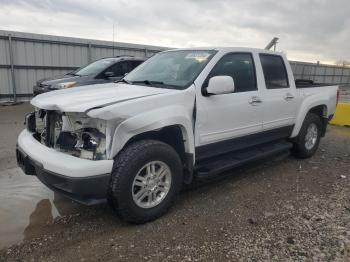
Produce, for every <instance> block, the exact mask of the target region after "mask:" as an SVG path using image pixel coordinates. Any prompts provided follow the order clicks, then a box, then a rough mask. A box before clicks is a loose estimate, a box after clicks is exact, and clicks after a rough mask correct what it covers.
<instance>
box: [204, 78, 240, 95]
mask: <svg viewBox="0 0 350 262" xmlns="http://www.w3.org/2000/svg"><path fill="white" fill-rule="evenodd" d="M205 91H206V92H204V94H205V95H206V96H210V95H221V94H229V93H233V92H234V91H235V83H234V81H233V78H232V77H231V76H214V77H212V78H210V79H209V83H208V86H207V87H206V89H205Z"/></svg>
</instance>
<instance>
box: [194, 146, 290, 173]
mask: <svg viewBox="0 0 350 262" xmlns="http://www.w3.org/2000/svg"><path fill="white" fill-rule="evenodd" d="M291 148H292V144H291V143H289V142H286V141H279V142H274V143H269V144H264V145H260V146H256V147H252V148H248V149H244V150H239V151H235V152H233V153H229V154H224V155H221V156H217V157H215V158H212V159H208V160H204V161H201V162H199V163H198V164H197V165H196V166H195V172H194V174H195V177H196V178H208V177H212V176H215V175H218V174H220V173H222V172H225V171H227V170H230V169H232V168H235V167H239V166H241V165H244V164H246V163H249V162H252V161H256V160H260V159H263V158H266V157H269V156H272V155H276V154H278V153H282V152H286V151H288V150H290V149H291Z"/></svg>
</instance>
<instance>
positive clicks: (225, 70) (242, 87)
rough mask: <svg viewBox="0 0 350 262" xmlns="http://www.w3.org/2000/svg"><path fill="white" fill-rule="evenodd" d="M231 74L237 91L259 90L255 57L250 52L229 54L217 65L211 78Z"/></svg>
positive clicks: (210, 75)
mask: <svg viewBox="0 0 350 262" xmlns="http://www.w3.org/2000/svg"><path fill="white" fill-rule="evenodd" d="M214 76H231V77H232V78H233V81H234V83H235V93H237V92H247V91H254V90H257V86H256V77H255V67H254V62H253V57H252V55H251V54H249V53H232V54H227V55H225V56H224V57H223V58H221V59H220V61H219V62H218V63H217V64H216V65H215V67H214V68H213V70H212V71H211V73H210V74H209V78H208V80H207V81H206V83H205V84H206V85H208V82H209V79H210V78H211V77H214Z"/></svg>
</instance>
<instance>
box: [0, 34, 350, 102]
mask: <svg viewBox="0 0 350 262" xmlns="http://www.w3.org/2000/svg"><path fill="white" fill-rule="evenodd" d="M163 50H166V48H165V47H159V46H148V45H137V44H128V43H114V44H113V42H110V41H99V40H90V39H81V38H71V37H61V36H49V35H38V34H29V33H21V32H12V31H3V30H0V101H10V100H14V98H16V99H28V98H29V97H30V96H31V94H32V89H33V85H34V84H35V82H36V81H37V80H39V79H41V78H46V77H51V76H54V75H60V74H64V73H67V72H69V71H72V70H73V69H75V68H77V67H80V66H82V65H84V64H87V63H89V62H91V61H94V60H97V59H99V58H102V57H110V56H116V55H133V56H140V57H150V56H152V55H153V54H155V53H157V52H159V51H163ZM291 65H292V70H293V72H294V74H295V78H296V79H311V80H314V81H315V82H320V83H333V84H350V68H346V67H338V66H331V65H322V64H312V63H305V62H296V61H292V62H291ZM13 80H14V81H13ZM13 82H14V83H13ZM14 91H15V92H14Z"/></svg>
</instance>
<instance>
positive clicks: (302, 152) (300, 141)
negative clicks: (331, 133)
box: [292, 113, 322, 158]
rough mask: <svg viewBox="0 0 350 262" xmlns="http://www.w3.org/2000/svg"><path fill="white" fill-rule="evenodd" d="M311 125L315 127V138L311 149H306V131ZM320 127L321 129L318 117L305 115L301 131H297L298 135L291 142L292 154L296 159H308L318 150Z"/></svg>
mask: <svg viewBox="0 0 350 262" xmlns="http://www.w3.org/2000/svg"><path fill="white" fill-rule="evenodd" d="M313 124H314V125H315V126H316V127H317V138H316V142H315V144H314V145H313V147H312V148H307V147H306V135H307V130H308V128H309V127H310V125H313ZM321 127H322V124H321V119H320V117H319V116H318V115H316V114H314V113H308V114H307V115H306V117H305V119H304V122H303V125H302V126H301V129H300V131H299V135H298V136H297V137H296V138H295V140H294V142H293V150H292V153H293V155H294V156H296V157H298V158H309V157H311V156H312V155H313V154H315V152H316V150H317V148H318V145H319V144H320V138H321Z"/></svg>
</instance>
